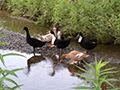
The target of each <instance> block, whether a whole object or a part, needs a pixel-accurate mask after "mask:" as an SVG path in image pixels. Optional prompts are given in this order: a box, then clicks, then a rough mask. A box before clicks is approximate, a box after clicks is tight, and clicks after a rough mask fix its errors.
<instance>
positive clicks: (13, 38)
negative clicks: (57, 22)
mask: <svg viewBox="0 0 120 90" xmlns="http://www.w3.org/2000/svg"><path fill="white" fill-rule="evenodd" d="M0 34H5V36H3V37H0V42H4V41H8V42H9V43H8V44H4V45H2V46H0V49H3V50H7V49H9V50H16V51H19V52H25V53H28V54H30V53H32V51H33V48H32V47H31V46H30V45H28V44H27V43H26V35H24V34H21V33H17V32H12V31H8V30H5V29H1V30H0ZM72 50H77V49H76V48H71V47H67V48H65V49H64V50H63V53H68V52H70V51H72ZM36 53H39V54H42V55H45V56H56V55H58V54H59V51H58V49H57V48H56V47H54V48H50V47H49V46H48V44H46V45H44V46H43V47H42V48H36ZM89 54H90V57H88V58H87V59H86V61H87V62H94V60H95V55H96V53H89ZM97 58H98V59H99V60H100V59H101V58H103V60H104V61H108V60H111V62H112V63H118V64H119V63H120V59H117V58H113V57H108V56H107V55H101V54H97Z"/></svg>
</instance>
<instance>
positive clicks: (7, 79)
mask: <svg viewBox="0 0 120 90" xmlns="http://www.w3.org/2000/svg"><path fill="white" fill-rule="evenodd" d="M5 80H6V81H9V82H11V83H13V84H15V85H16V86H19V85H18V84H17V83H16V82H15V81H14V80H12V79H10V78H5Z"/></svg>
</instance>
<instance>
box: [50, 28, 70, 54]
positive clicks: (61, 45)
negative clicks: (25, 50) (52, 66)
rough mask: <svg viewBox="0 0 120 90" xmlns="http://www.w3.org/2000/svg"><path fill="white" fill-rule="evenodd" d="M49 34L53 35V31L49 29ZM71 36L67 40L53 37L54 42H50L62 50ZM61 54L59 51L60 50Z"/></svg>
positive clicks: (67, 44) (68, 42)
mask: <svg viewBox="0 0 120 90" xmlns="http://www.w3.org/2000/svg"><path fill="white" fill-rule="evenodd" d="M50 32H51V34H53V35H55V34H54V32H53V31H52V30H51V31H50ZM70 41H71V38H70V39H67V40H58V39H57V38H56V39H54V42H53V43H52V44H54V45H56V46H57V48H59V49H61V50H63V49H64V48H66V47H68V46H69V44H70ZM60 54H61V52H60Z"/></svg>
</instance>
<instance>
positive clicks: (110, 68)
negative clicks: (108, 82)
mask: <svg viewBox="0 0 120 90" xmlns="http://www.w3.org/2000/svg"><path fill="white" fill-rule="evenodd" d="M113 69H116V67H113V68H107V69H104V70H101V71H100V72H101V73H102V72H106V71H109V70H113Z"/></svg>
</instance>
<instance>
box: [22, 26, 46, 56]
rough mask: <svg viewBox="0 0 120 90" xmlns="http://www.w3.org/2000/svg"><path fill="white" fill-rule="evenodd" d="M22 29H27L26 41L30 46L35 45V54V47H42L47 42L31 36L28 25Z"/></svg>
mask: <svg viewBox="0 0 120 90" xmlns="http://www.w3.org/2000/svg"><path fill="white" fill-rule="evenodd" d="M22 30H25V31H26V41H27V43H28V44H29V45H30V46H32V47H33V53H34V55H35V48H37V47H42V46H43V45H45V43H46V42H42V41H40V40H38V39H36V38H31V36H30V34H29V30H28V28H27V27H24V28H23V29H22Z"/></svg>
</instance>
